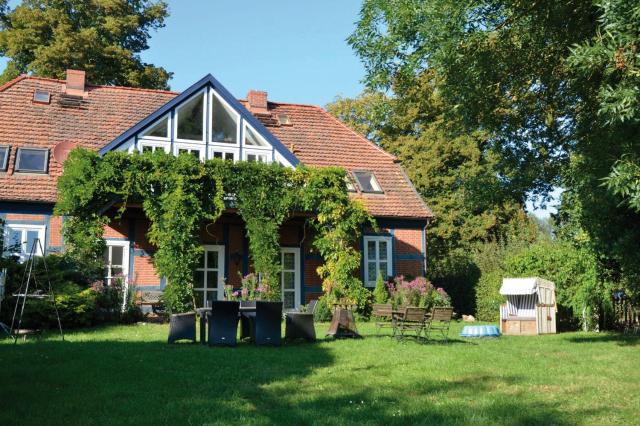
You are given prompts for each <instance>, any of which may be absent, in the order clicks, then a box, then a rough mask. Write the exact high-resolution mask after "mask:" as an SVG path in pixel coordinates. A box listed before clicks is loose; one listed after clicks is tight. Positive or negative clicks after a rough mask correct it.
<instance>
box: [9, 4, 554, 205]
mask: <svg viewBox="0 0 640 426" xmlns="http://www.w3.org/2000/svg"><path fill="white" fill-rule="evenodd" d="M16 3H17V2H16V1H12V2H11V4H12V5H15V4H16ZM360 4H361V2H360V1H359V0H323V1H300V0H271V1H263V0H235V1H232V0H209V1H206V0H189V1H185V0H182V1H169V9H170V16H169V18H168V19H167V20H166V26H165V28H162V29H160V30H159V31H157V32H152V33H151V40H150V43H149V44H150V49H149V50H147V51H145V52H143V53H142V58H143V60H144V61H145V62H150V63H153V64H155V65H158V66H163V67H165V68H166V69H167V70H169V71H172V72H173V73H174V77H173V79H172V80H171V82H170V84H171V88H172V89H173V90H176V91H182V90H184V89H186V88H187V87H189V86H190V85H191V84H193V83H194V82H196V81H198V80H199V79H200V78H201V77H203V76H204V75H206V74H207V73H211V74H213V76H214V77H216V78H217V79H218V80H219V81H220V82H221V83H222V84H223V85H225V87H226V88H227V89H228V90H229V91H231V93H233V94H234V95H235V96H236V97H238V98H244V97H245V95H246V93H247V92H248V91H249V90H250V89H258V90H266V91H267V92H268V93H269V99H271V100H274V101H280V102H293V103H307V104H316V105H323V106H324V105H326V104H327V103H328V102H331V101H332V100H334V99H335V97H336V96H338V95H341V96H346V97H353V96H356V95H357V94H358V93H360V92H361V91H362V89H363V85H362V83H361V80H362V78H363V77H364V67H363V66H362V64H361V63H360V60H359V59H358V58H357V57H356V56H355V55H354V53H353V51H352V50H351V48H350V47H349V45H348V44H347V43H346V41H345V39H346V38H347V36H348V35H349V34H351V32H352V31H353V29H354V26H355V22H356V21H357V19H358V12H359V10H360ZM3 67H4V61H3V60H1V59H0V68H3ZM529 209H530V210H531V209H532V205H531V204H529ZM534 213H535V214H536V215H538V216H540V217H545V216H547V215H548V212H547V210H539V209H538V210H536V211H534Z"/></svg>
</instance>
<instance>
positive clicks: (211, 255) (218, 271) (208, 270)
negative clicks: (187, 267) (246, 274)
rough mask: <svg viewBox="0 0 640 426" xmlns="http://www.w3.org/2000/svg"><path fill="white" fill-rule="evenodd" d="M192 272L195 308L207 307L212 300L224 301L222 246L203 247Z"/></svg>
mask: <svg viewBox="0 0 640 426" xmlns="http://www.w3.org/2000/svg"><path fill="white" fill-rule="evenodd" d="M202 248H203V249H204V250H203V253H202V257H201V258H200V261H199V262H198V267H197V268H196V270H195V271H194V287H193V292H194V294H195V298H196V306H197V307H203V306H205V307H207V306H209V305H210V302H211V301H212V300H223V299H224V246H222V245H205V246H203V247H202Z"/></svg>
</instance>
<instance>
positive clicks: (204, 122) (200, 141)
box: [171, 89, 208, 145]
mask: <svg viewBox="0 0 640 426" xmlns="http://www.w3.org/2000/svg"><path fill="white" fill-rule="evenodd" d="M197 96H202V98H203V100H202V139H180V138H179V137H178V122H179V121H180V119H179V118H178V117H179V115H180V110H181V109H182V108H184V107H185V105H187V104H188V103H189V102H191V101H192V100H193V99H195V98H196V97H197ZM207 102H208V100H207V92H206V90H204V89H203V90H201V91H199V92H198V93H194V94H193V96H191V97H190V98H189V99H185V100H184V102H182V104H180V105H179V106H177V107H176V108H175V109H174V111H175V112H174V120H173V123H171V124H172V126H171V128H172V131H173V139H174V141H175V142H184V143H195V144H202V145H204V144H205V133H206V131H207V111H206V110H207V108H206V105H207Z"/></svg>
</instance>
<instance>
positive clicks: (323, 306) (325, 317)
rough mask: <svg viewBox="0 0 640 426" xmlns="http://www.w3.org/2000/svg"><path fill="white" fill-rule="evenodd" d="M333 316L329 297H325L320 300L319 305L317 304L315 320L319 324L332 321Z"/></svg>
mask: <svg viewBox="0 0 640 426" xmlns="http://www.w3.org/2000/svg"><path fill="white" fill-rule="evenodd" d="M331 315H332V314H331V307H330V306H329V303H328V302H327V296H326V295H323V296H322V297H320V298H319V299H318V303H317V304H316V310H315V313H314V319H315V320H316V321H318V322H326V321H331Z"/></svg>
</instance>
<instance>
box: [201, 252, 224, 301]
mask: <svg viewBox="0 0 640 426" xmlns="http://www.w3.org/2000/svg"><path fill="white" fill-rule="evenodd" d="M202 248H203V249H204V251H205V252H204V253H203V254H204V256H205V257H206V256H208V255H207V250H216V251H217V252H218V268H217V269H216V268H204V267H200V265H198V267H196V269H195V270H196V271H202V272H204V283H203V287H193V290H194V291H196V290H197V291H202V292H203V297H204V300H203V301H202V302H203V303H202V306H204V307H208V306H207V304H208V303H209V300H208V299H207V292H209V291H212V289H213V288H215V287H213V286H211V287H210V286H209V283H208V282H207V271H215V270H217V271H218V286H217V289H216V296H217V298H218V299H217V300H224V269H225V265H224V246H223V245H217V244H205V245H203V246H202ZM208 263H209V262H207V260H205V266H208ZM194 285H197V284H194Z"/></svg>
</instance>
